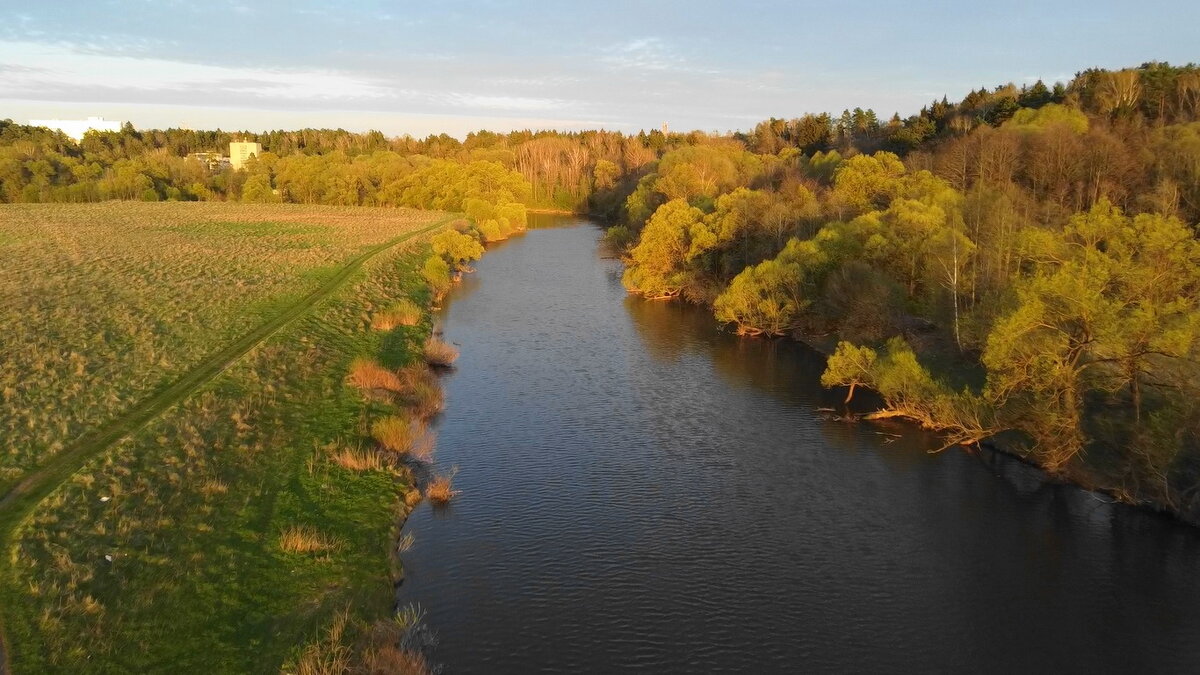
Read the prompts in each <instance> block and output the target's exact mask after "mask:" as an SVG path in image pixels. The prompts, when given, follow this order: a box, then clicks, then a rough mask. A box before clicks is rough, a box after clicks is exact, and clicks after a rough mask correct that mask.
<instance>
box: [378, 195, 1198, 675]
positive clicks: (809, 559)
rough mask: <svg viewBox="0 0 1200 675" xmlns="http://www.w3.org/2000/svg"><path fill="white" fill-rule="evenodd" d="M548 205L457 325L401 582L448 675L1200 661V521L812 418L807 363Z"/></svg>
mask: <svg viewBox="0 0 1200 675" xmlns="http://www.w3.org/2000/svg"><path fill="white" fill-rule="evenodd" d="M544 220H545V219H543V221H544ZM554 224H555V225H557V226H556V227H551V228H548V229H535V230H531V231H530V232H529V233H527V234H526V235H524V236H522V237H519V238H516V239H513V240H511V241H509V242H505V243H502V244H500V245H497V246H493V247H492V248H491V249H490V250H489V252H488V254H487V255H486V256H485V257H484V259H483V260H482V261H480V262H479V264H478V266H477V269H478V274H476V275H473V276H471V277H469V278H468V279H467V280H466V281H465V282H464V284H463V286H462V287H461V288H460V289H458V290H456V291H455V292H454V295H453V298H452V299H451V300H450V301H449V302H448V303H447V306H446V308H445V310H444V312H443V316H442V320H443V327H444V330H445V334H446V339H447V340H449V341H451V342H453V343H455V344H457V345H458V346H459V348H460V350H461V357H460V358H459V361H458V368H457V370H455V371H454V372H453V374H451V375H449V376H448V377H446V378H445V381H444V384H445V387H446V394H447V403H448V407H447V410H446V412H445V413H444V414H443V416H442V417H441V418H440V420H439V422H438V424H437V431H438V434H439V442H438V448H439V449H438V457H437V459H438V463H439V465H440V466H441V467H442V468H444V469H449V468H450V467H452V466H457V467H458V468H459V472H458V474H457V477H456V480H455V483H456V487H457V488H458V489H459V490H461V491H462V493H461V495H459V496H458V498H457V499H456V500H455V501H454V502H452V503H451V504H450V505H449V506H447V507H442V508H432V507H430V506H429V505H428V504H427V503H426V504H422V505H421V506H419V507H418V508H417V509H416V511H415V512H414V513H413V514H412V516H411V517H410V518H409V520H408V523H407V525H406V531H407V532H411V533H413V534H414V536H415V538H416V543H415V545H414V546H413V547H412V549H411V550H409V551H408V552H407V553H406V554H405V555H404V563H405V569H406V573H407V578H406V581H405V583H404V585H403V586H402V587H401V590H400V601H401V602H402V603H409V602H416V603H420V605H421V606H422V607H423V608H424V609H425V610H426V611H427V616H426V620H427V622H428V623H429V625H430V626H431V627H432V628H433V629H434V631H436V633H437V634H438V636H439V637H440V640H441V644H440V646H439V647H438V649H437V650H436V653H435V660H436V661H438V662H440V663H443V664H445V666H446V671H447V672H448V673H558V672H572V673H611V672H614V671H627V670H643V671H647V672H659V673H663V672H671V673H675V672H680V673H683V672H688V673H690V672H755V673H758V672H778V673H785V672H835V673H844V672H948V671H959V670H961V671H967V672H997V673H1005V672H1012V671H1015V670H1028V671H1034V672H1046V671H1052V670H1053V671H1067V672H1078V671H1094V672H1200V530H1194V529H1191V528H1188V527H1185V526H1182V525H1178V524H1176V523H1174V522H1172V521H1169V520H1167V519H1164V518H1161V517H1157V516H1154V515H1151V514H1148V513H1144V512H1141V511H1137V510H1134V509H1130V508H1126V507H1120V506H1114V505H1111V504H1108V503H1107V501H1106V500H1104V499H1103V498H1100V497H1097V496H1095V495H1091V494H1089V493H1086V492H1083V491H1080V490H1076V489H1073V488H1070V487H1066V486H1055V485H1048V484H1044V483H1043V482H1042V481H1041V480H1040V479H1039V477H1038V474H1037V472H1035V471H1034V470H1032V469H1030V468H1029V467H1026V466H1024V465H1022V464H1020V463H1019V462H1015V461H1013V460H1011V459H1007V458H1002V457H983V456H980V455H975V454H968V453H966V452H962V451H958V450H954V451H947V452H944V453H941V454H930V453H929V452H928V450H930V449H931V448H936V447H937V445H936V441H935V439H932V438H930V437H928V436H926V435H923V434H921V433H919V432H917V431H915V430H912V429H910V428H906V427H903V426H896V427H877V426H870V425H865V424H864V425H851V424H845V423H840V422H836V421H830V420H826V419H823V418H822V416H821V415H820V414H819V413H818V412H817V411H816V408H818V407H820V406H823V405H835V404H836V401H837V396H836V395H835V394H832V393H830V392H825V391H823V390H822V389H821V387H820V385H819V384H818V378H819V375H820V372H821V369H822V363H821V358H820V357H819V356H818V355H816V354H814V353H813V352H811V351H810V350H808V349H806V348H805V347H803V346H802V345H799V344H796V343H793V342H789V341H767V340H746V339H739V338H737V337H735V336H733V335H730V334H727V333H722V332H720V331H719V330H717V327H716V326H715V325H714V321H713V319H712V317H711V315H709V314H707V313H705V312H704V311H702V310H699V309H696V308H691V307H686V306H683V305H681V304H678V303H662V302H646V301H642V300H639V299H636V298H631V297H628V296H627V295H626V293H625V291H624V290H623V289H622V287H621V283H620V272H621V266H620V264H619V263H618V262H617V261H614V260H611V259H604V258H603V257H602V251H601V248H600V246H599V238H600V235H601V231H600V229H599V228H598V227H597V226H595V225H594V224H591V223H588V222H587V221H585V220H580V219H574V218H565V217H559V218H557V220H556V222H555V223H554ZM892 431H902V432H903V436H902V437H900V438H894V437H893V436H890V435H884V432H889V433H890V432H892Z"/></svg>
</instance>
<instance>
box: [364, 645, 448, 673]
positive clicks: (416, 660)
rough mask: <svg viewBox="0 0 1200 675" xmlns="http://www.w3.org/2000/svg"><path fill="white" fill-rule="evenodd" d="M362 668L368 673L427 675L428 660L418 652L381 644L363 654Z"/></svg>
mask: <svg viewBox="0 0 1200 675" xmlns="http://www.w3.org/2000/svg"><path fill="white" fill-rule="evenodd" d="M363 668H364V669H365V671H366V672H367V673H369V674H370V675H429V673H431V672H433V671H432V670H430V668H429V661H428V660H426V658H425V655H424V654H421V653H420V652H415V651H409V650H406V649H400V648H399V647H395V646H393V645H383V646H380V647H374V648H371V649H368V650H367V651H366V652H365V653H364V654H363Z"/></svg>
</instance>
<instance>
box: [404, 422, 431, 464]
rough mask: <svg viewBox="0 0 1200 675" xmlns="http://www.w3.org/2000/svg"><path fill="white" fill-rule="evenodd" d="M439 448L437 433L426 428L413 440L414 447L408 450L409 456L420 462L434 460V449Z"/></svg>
mask: <svg viewBox="0 0 1200 675" xmlns="http://www.w3.org/2000/svg"><path fill="white" fill-rule="evenodd" d="M436 448H437V434H435V433H434V432H432V431H429V430H426V431H425V433H423V434H421V436H420V437H419V438H417V439H416V440H415V441H413V444H412V448H411V449H410V450H409V451H408V456H409V457H411V458H412V459H415V460H417V461H418V462H430V461H433V451H434V450H435V449H436Z"/></svg>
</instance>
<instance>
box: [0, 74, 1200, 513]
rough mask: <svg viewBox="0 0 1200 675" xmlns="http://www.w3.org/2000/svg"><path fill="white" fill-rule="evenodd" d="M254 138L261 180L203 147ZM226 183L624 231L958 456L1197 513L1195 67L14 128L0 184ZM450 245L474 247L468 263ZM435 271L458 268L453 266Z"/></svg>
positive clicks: (656, 261) (232, 197)
mask: <svg viewBox="0 0 1200 675" xmlns="http://www.w3.org/2000/svg"><path fill="white" fill-rule="evenodd" d="M235 139H242V140H254V141H258V142H260V143H262V144H263V147H264V153H263V154H262V156H260V157H258V158H256V159H255V160H254V161H252V163H251V164H250V166H249V167H248V168H247V169H246V170H242V171H233V170H231V169H219V170H213V169H212V168H210V167H209V166H208V165H206V164H205V163H204V162H200V161H197V160H195V159H191V158H189V157H188V155H189V154H190V153H194V152H205V151H209V152H211V151H220V150H221V149H222V148H223V147H225V144H227V143H228V142H229V141H230V140H235ZM107 199H130V200H145V201H159V200H221V201H242V202H254V203H265V202H295V203H304V204H333V205H372V206H413V207H420V208H435V209H444V210H450V211H460V212H463V213H465V214H467V215H468V216H469V217H471V218H472V219H473V220H475V222H476V229H477V231H478V232H479V233H480V235H481V237H482V238H483V239H485V240H494V239H498V238H502V237H503V236H506V235H507V233H508V232H509V231H510V230H512V229H515V228H517V227H519V226H520V225H521V224H523V222H524V217H525V215H524V214H525V210H526V209H557V210H567V211H577V212H587V213H591V214H594V215H597V216H600V217H602V218H604V219H606V220H608V221H610V223H611V225H612V226H611V228H610V229H609V231H608V237H607V239H608V241H609V242H610V243H611V244H612V245H613V246H615V247H617V248H618V249H619V250H620V251H621V252H622V254H623V256H624V258H625V260H626V262H627V268H626V272H625V276H624V282H625V285H626V287H627V288H628V289H629V290H630V291H631V292H634V293H637V294H640V295H643V296H645V297H647V298H651V299H663V300H669V299H677V300H679V301H686V302H692V303H697V304H702V305H705V306H708V307H711V309H712V311H713V313H714V316H715V317H716V320H718V321H720V322H721V323H722V324H724V325H727V326H729V327H730V329H731V330H736V331H737V332H738V333H741V334H744V335H748V336H764V337H771V336H791V337H795V338H798V339H802V340H804V341H806V342H809V343H811V344H813V345H814V346H817V347H818V348H822V349H824V350H826V351H828V352H829V353H830V359H829V366H828V370H827V371H826V373H825V375H824V377H823V383H824V384H826V385H827V386H830V387H845V388H846V391H847V394H848V396H847V398H846V400H847V402H848V403H850V402H852V401H853V397H854V395H855V391H856V389H857V388H859V387H862V388H866V389H870V390H873V391H875V392H877V393H878V395H879V396H880V397H881V398H882V401H883V408H882V409H881V410H878V411H877V412H875V413H872V414H870V415H868V416H870V417H875V418H880V417H904V418H908V419H911V420H915V421H916V422H918V423H920V424H922V425H924V426H926V427H929V428H931V429H935V430H938V431H940V432H942V433H943V434H944V437H945V439H946V444H947V447H949V446H952V445H958V444H963V445H972V444H976V443H979V442H983V441H988V442H991V443H993V444H994V445H996V446H998V447H1002V448H1004V449H1006V450H1009V451H1011V452H1015V453H1018V454H1020V455H1022V456H1024V457H1026V458H1028V459H1029V460H1030V461H1032V462H1035V463H1037V464H1038V465H1040V466H1043V467H1044V468H1046V469H1047V470H1048V471H1050V472H1051V473H1053V474H1054V475H1056V476H1059V477H1061V478H1062V479H1064V480H1072V481H1077V482H1080V483H1083V484H1085V485H1089V486H1092V487H1096V488H1101V489H1105V490H1107V491H1108V492H1110V493H1111V494H1113V495H1115V496H1116V497H1117V498H1120V499H1122V500H1125V501H1129V502H1135V503H1147V504H1152V505H1154V506H1156V507H1159V508H1163V509H1167V510H1170V511H1173V512H1176V513H1179V514H1182V515H1183V516H1185V517H1187V518H1189V519H1192V520H1196V519H1197V518H1200V403H1198V401H1200V396H1198V394H1200V391H1198V389H1200V377H1198V376H1200V372H1198V368H1197V361H1196V358H1197V337H1198V335H1200V306H1198V305H1200V243H1198V242H1197V239H1196V230H1195V228H1196V225H1197V223H1198V221H1200V66H1196V65H1192V64H1189V65H1186V66H1172V65H1170V64H1166V63H1158V62H1154V63H1146V64H1142V65H1141V66H1139V67H1136V68H1128V69H1124V70H1104V69H1089V70H1085V71H1082V72H1080V73H1078V74H1077V75H1076V76H1075V77H1074V78H1073V79H1071V80H1070V81H1069V82H1059V83H1054V84H1047V83H1044V82H1041V81H1038V82H1034V83H1032V84H1026V85H1024V86H1016V85H1014V84H1011V83H1010V84H1003V85H1000V86H996V87H990V88H989V87H981V88H980V89H978V90H976V91H971V92H969V93H968V94H967V95H966V96H964V97H963V98H962V99H961V100H960V101H957V102H952V101H950V100H948V99H947V98H946V97H943V98H942V99H941V100H937V101H933V102H931V103H930V104H929V105H927V106H925V107H924V108H923V109H921V110H920V111H919V112H918V113H916V114H913V115H910V116H908V117H906V118H902V117H900V116H899V115H898V114H896V115H893V116H891V117H890V118H888V119H887V120H886V121H883V120H881V119H880V118H879V116H878V115H877V114H876V113H875V112H874V111H873V110H869V109H868V110H863V109H860V108H856V109H854V110H847V111H844V112H843V113H842V114H840V115H832V114H825V113H822V114H806V115H803V116H801V117H798V118H788V119H784V118H779V119H777V118H771V119H768V120H766V121H763V122H761V123H759V124H758V125H757V126H756V127H755V128H754V129H753V130H752V131H747V132H740V133H727V134H715V133H711V134H710V133H703V132H690V133H669V134H664V133H661V132H659V131H651V132H648V133H646V132H642V133H639V134H636V135H630V134H622V133H618V132H611V131H587V132H577V133H565V132H552V131H539V132H532V131H521V132H513V133H508V134H498V133H493V132H477V133H473V134H470V135H468V136H467V137H466V138H465V139H464V140H462V141H460V140H458V139H455V138H451V137H449V136H445V135H442V136H430V137H428V138H425V139H413V138H409V137H403V138H394V139H389V138H386V137H384V136H383V135H382V134H380V133H378V132H370V133H366V134H358V133H351V132H346V131H343V130H312V129H306V130H300V131H273V132H266V133H250V132H240V133H228V132H221V131H216V132H205V131H192V130H181V129H168V130H144V131H139V130H136V129H134V128H133V127H132V126H130V125H126V126H125V128H124V129H123V130H122V131H121V132H114V133H90V134H88V135H87V136H86V137H85V138H84V140H83V141H82V142H81V143H75V142H74V141H72V140H71V139H69V138H67V137H65V136H63V135H61V134H58V133H54V132H50V131H48V130H46V129H39V128H32V127H27V126H23V125H19V124H14V123H12V122H8V121H5V122H0V201H3V202H38V201H63V202H72V201H73V202H87V201H101V200H107ZM451 257H453V256H451ZM431 274H435V275H436V274H440V271H437V270H435V271H433V272H431Z"/></svg>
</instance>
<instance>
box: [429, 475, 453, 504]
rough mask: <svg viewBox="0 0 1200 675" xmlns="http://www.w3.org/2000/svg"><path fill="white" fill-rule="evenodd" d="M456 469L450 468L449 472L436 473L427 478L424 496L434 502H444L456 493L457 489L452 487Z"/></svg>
mask: <svg viewBox="0 0 1200 675" xmlns="http://www.w3.org/2000/svg"><path fill="white" fill-rule="evenodd" d="M456 473H458V472H457V470H452V471H450V473H447V474H442V475H436V476H434V477H432V478H430V479H429V484H428V485H426V486H425V498H426V499H428V500H429V501H430V502H432V503H434V504H445V503H447V502H449V501H450V500H451V499H454V497H455V496H457V495H458V490H455V489H454V475H455V474H456Z"/></svg>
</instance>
